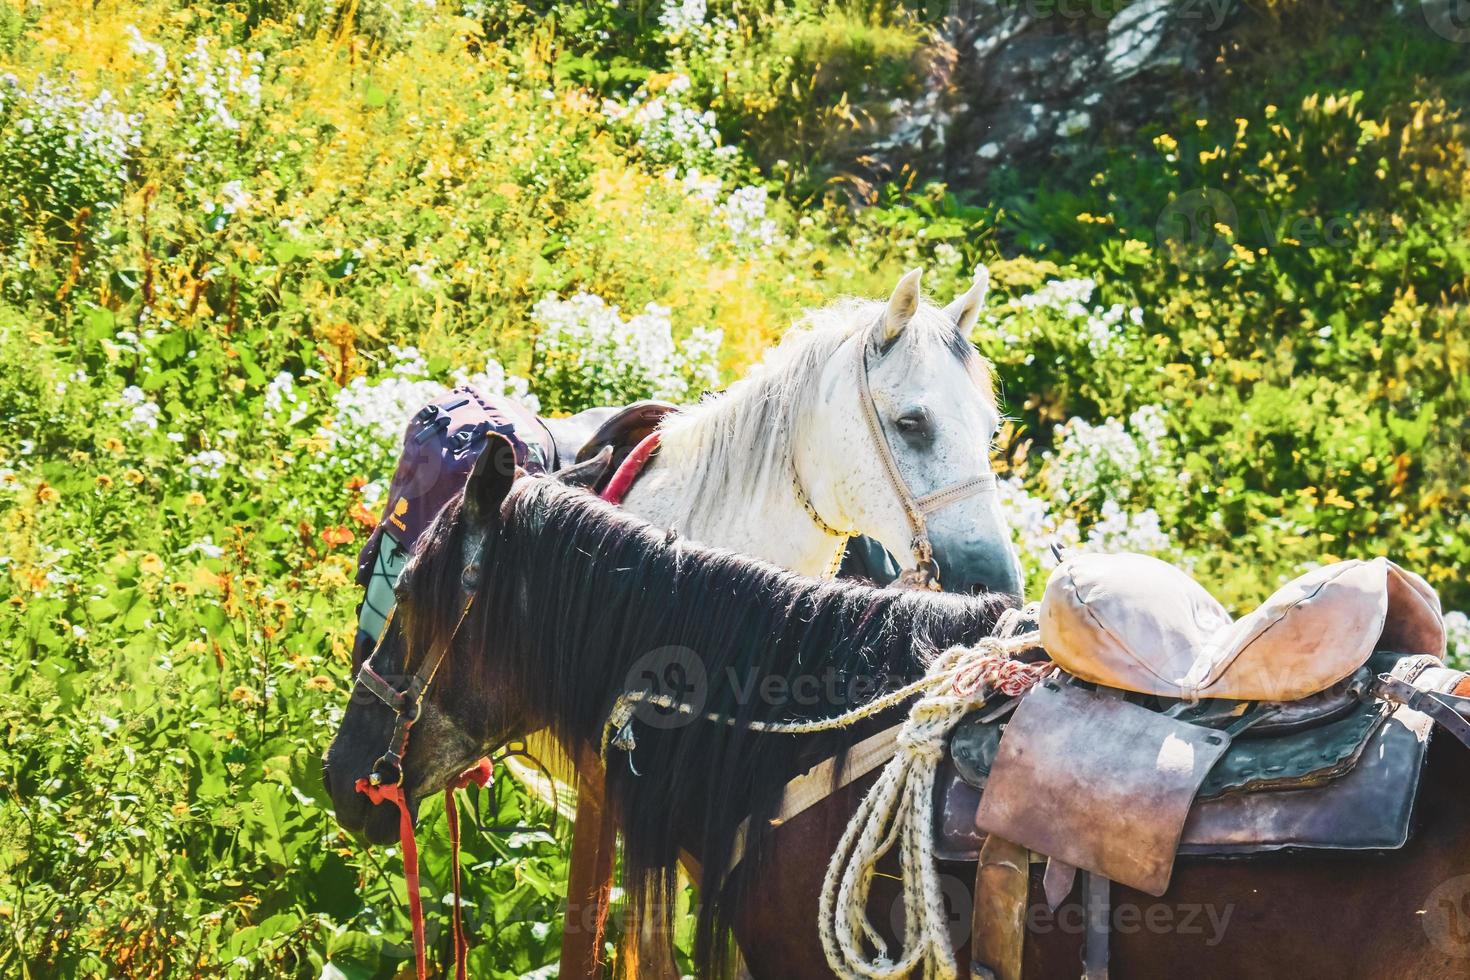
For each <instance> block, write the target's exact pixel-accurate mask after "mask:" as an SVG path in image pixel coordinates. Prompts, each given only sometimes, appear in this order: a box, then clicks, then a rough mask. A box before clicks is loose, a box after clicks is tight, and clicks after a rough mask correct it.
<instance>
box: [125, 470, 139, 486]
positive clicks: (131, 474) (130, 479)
mask: <svg viewBox="0 0 1470 980" xmlns="http://www.w3.org/2000/svg"><path fill="white" fill-rule="evenodd" d="M123 480H124V481H125V482H127V483H131V484H132V485H133V486H137V485H138V484H140V483H142V482H143V474H142V473H139V472H138V471H137V470H134V469H129V470H127V471H126V472H124V473H123Z"/></svg>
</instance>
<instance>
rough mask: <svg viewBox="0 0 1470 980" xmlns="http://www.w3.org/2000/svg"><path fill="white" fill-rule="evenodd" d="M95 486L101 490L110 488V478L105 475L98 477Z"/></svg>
mask: <svg viewBox="0 0 1470 980" xmlns="http://www.w3.org/2000/svg"><path fill="white" fill-rule="evenodd" d="M97 485H98V486H99V487H102V488H103V489H106V488H107V487H110V486H112V477H110V476H108V475H107V474H106V473H102V474H100V475H98V477H97Z"/></svg>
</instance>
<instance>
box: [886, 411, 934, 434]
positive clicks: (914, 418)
mask: <svg viewBox="0 0 1470 980" xmlns="http://www.w3.org/2000/svg"><path fill="white" fill-rule="evenodd" d="M895 423H896V424H897V425H898V431H899V432H902V433H903V434H904V435H906V436H921V435H925V434H927V433H928V432H929V431H930V429H931V428H932V426H931V425H930V422H929V413H928V412H927V411H925V410H924V409H922V408H914V409H910V410H909V411H907V412H904V413H903V414H902V415H900V416H899V417H898V418H897V419H895Z"/></svg>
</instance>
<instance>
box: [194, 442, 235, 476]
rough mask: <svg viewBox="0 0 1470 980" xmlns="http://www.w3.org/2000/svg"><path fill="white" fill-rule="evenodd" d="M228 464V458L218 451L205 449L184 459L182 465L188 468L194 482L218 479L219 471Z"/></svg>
mask: <svg viewBox="0 0 1470 980" xmlns="http://www.w3.org/2000/svg"><path fill="white" fill-rule="evenodd" d="M228 462H229V457H227V456H226V455H225V454H224V453H223V452H221V451H220V450H218V449H205V450H202V451H200V452H197V453H190V454H189V455H188V456H185V457H184V465H185V466H186V467H187V468H188V470H187V471H188V473H189V475H190V476H192V477H194V478H195V479H196V481H197V480H217V479H219V475H220V473H221V471H223V470H224V468H225V465H226V464H227V463H228Z"/></svg>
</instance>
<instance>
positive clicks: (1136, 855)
mask: <svg viewBox="0 0 1470 980" xmlns="http://www.w3.org/2000/svg"><path fill="white" fill-rule="evenodd" d="M1229 747H1230V735H1229V734H1228V733H1226V732H1222V731H1214V730H1212V729H1208V728H1201V727H1199V726H1198V725H1191V724H1189V723H1187V722H1181V721H1178V720H1176V719H1174V718H1170V717H1168V716H1167V715H1162V714H1159V713H1157V712H1154V711H1150V710H1148V709H1147V708H1143V707H1139V706H1138V705H1135V704H1130V703H1128V702H1127V701H1125V700H1123V698H1121V697H1120V696H1117V694H1116V692H1096V691H1087V690H1083V689H1082V688H1081V687H1079V686H1077V685H1076V684H1074V683H1069V682H1067V681H1065V680H1061V679H1049V680H1045V681H1042V682H1041V683H1040V684H1038V685H1036V686H1035V687H1034V688H1032V689H1031V692H1030V693H1029V694H1027V695H1026V696H1025V697H1024V698H1022V699H1021V703H1020V705H1019V706H1018V707H1017V708H1016V712H1015V714H1014V715H1012V716H1011V720H1010V721H1009V722H1008V723H1007V724H1006V737H1005V738H1003V739H1001V742H1000V749H999V751H998V752H997V753H996V757H995V762H994V764H993V765H992V766H991V769H990V777H989V779H988V780H987V782H986V787H985V793H984V795H983V796H982V797H981V799H980V807H979V809H978V810H977V811H976V814H975V825H976V826H977V827H979V828H980V829H981V830H983V831H985V832H986V833H988V834H998V835H999V836H1001V837H1003V838H1005V839H1006V840H1009V841H1014V842H1015V843H1017V844H1020V845H1022V846H1024V847H1029V848H1030V849H1031V850H1033V851H1038V852H1040V853H1042V854H1045V855H1048V856H1049V857H1054V858H1058V859H1060V860H1062V861H1065V862H1066V863H1067V864H1070V865H1072V866H1074V867H1078V868H1082V869H1085V870H1087V871H1093V872H1096V873H1098V874H1101V875H1103V876H1104V877H1106V878H1110V879H1112V880H1114V881H1119V882H1122V883H1123V884H1125V885H1129V886H1131V887H1133V888H1137V889H1138V890H1140V891H1143V892H1147V893H1148V894H1150V895H1162V894H1163V893H1164V891H1165V890H1166V889H1167V888H1168V887H1169V877H1170V875H1171V874H1172V873H1173V869H1174V854H1175V851H1176V850H1177V848H1178V846H1179V836H1180V833H1181V832H1182V831H1183V829H1184V822H1185V820H1186V818H1187V817H1188V816H1189V809H1190V806H1191V804H1192V803H1193V802H1194V798H1195V795H1196V794H1197V793H1198V792H1199V787H1200V784H1201V783H1202V782H1203V781H1204V778H1205V776H1206V775H1207V774H1208V773H1209V771H1210V769H1211V768H1213V767H1214V765H1215V763H1216V762H1218V761H1219V760H1220V757H1221V756H1222V755H1224V754H1225V751H1226V750H1227V749H1228V748H1229Z"/></svg>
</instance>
